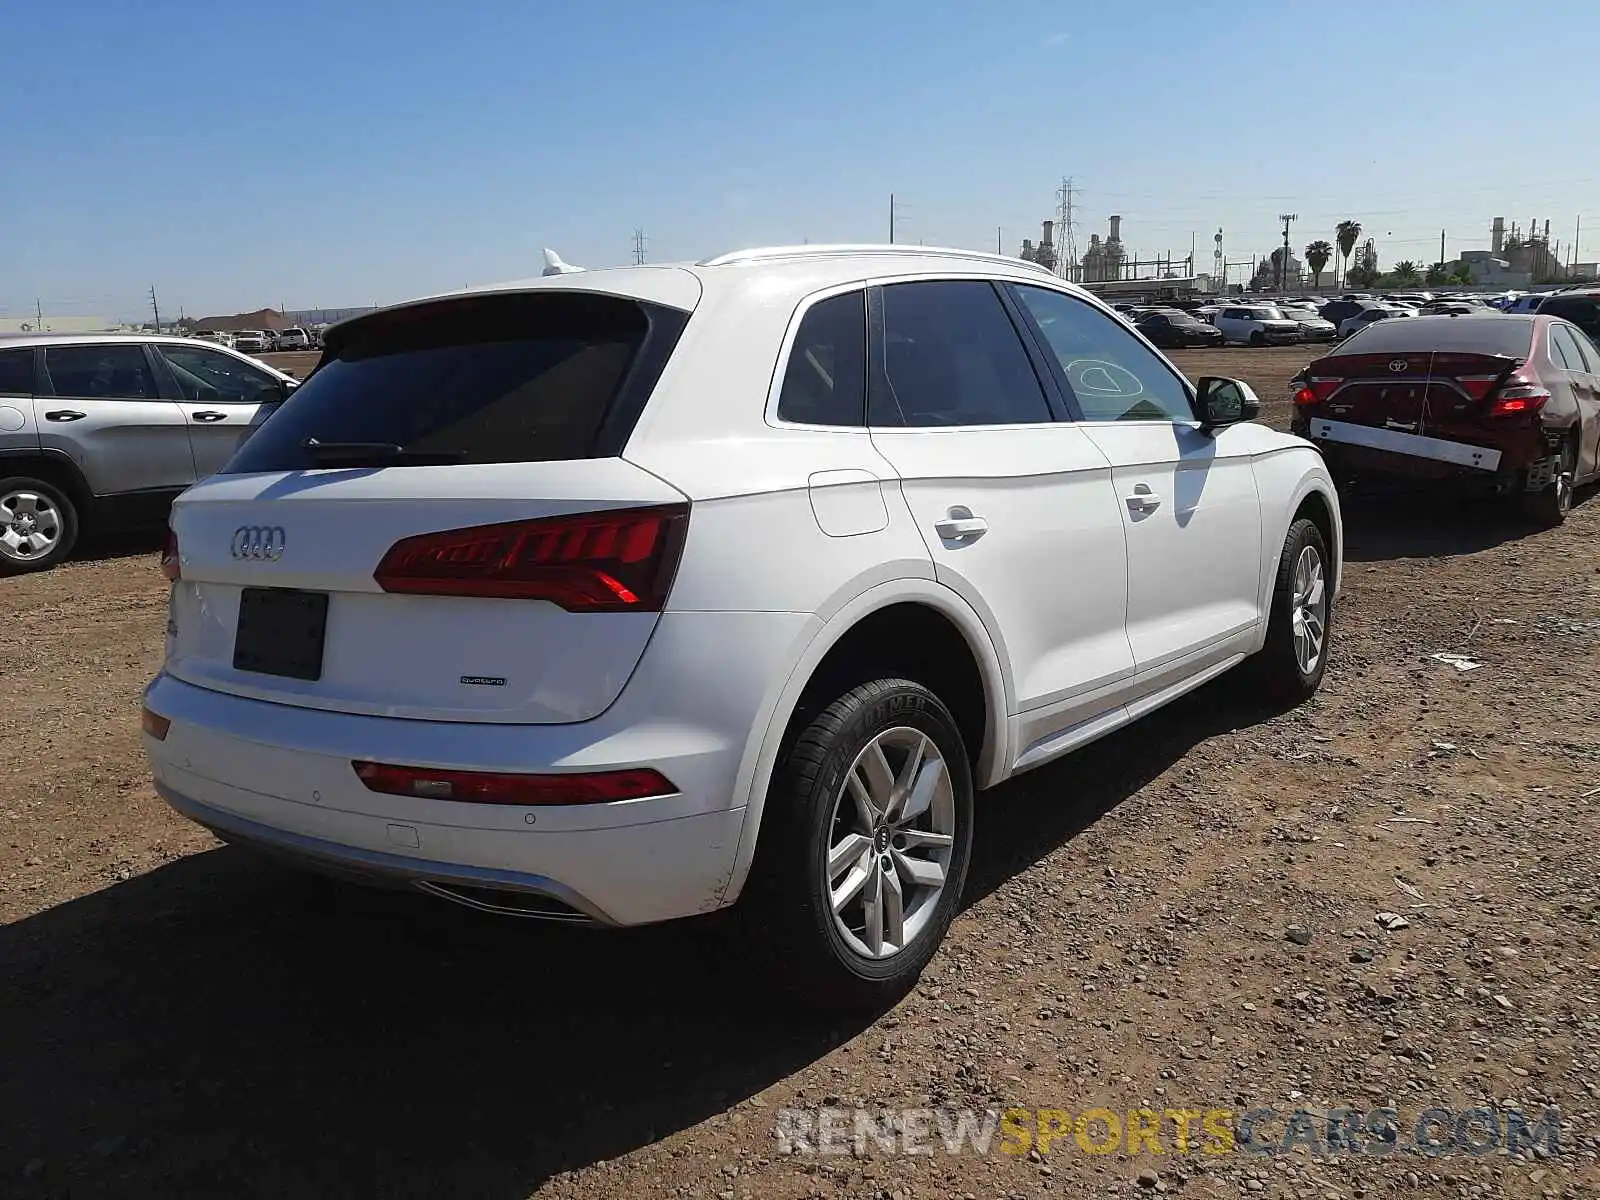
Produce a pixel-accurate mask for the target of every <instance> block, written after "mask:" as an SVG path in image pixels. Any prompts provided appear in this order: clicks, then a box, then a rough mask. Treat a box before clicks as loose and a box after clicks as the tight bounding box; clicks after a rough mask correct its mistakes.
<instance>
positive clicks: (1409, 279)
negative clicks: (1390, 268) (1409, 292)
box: [1394, 258, 1422, 287]
mask: <svg viewBox="0 0 1600 1200" xmlns="http://www.w3.org/2000/svg"><path fill="white" fill-rule="evenodd" d="M1421 278H1422V268H1421V267H1419V266H1417V264H1416V263H1414V262H1412V261H1411V260H1410V259H1409V258H1408V259H1404V260H1403V261H1401V262H1397V263H1395V265H1394V281H1395V282H1396V283H1398V284H1400V285H1401V286H1402V287H1410V286H1411V285H1412V284H1414V283H1416V282H1417V281H1418V280H1419V279H1421Z"/></svg>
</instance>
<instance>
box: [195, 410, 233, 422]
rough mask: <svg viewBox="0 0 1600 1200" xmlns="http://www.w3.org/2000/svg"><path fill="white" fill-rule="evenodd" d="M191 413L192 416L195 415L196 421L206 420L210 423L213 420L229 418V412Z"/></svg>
mask: <svg viewBox="0 0 1600 1200" xmlns="http://www.w3.org/2000/svg"><path fill="white" fill-rule="evenodd" d="M189 415H190V416H191V417H193V418H194V419H195V420H196V421H205V422H206V423H208V424H209V423H210V422H212V421H226V420H227V419H228V414H227V413H224V412H212V411H208V412H197V413H190V414H189Z"/></svg>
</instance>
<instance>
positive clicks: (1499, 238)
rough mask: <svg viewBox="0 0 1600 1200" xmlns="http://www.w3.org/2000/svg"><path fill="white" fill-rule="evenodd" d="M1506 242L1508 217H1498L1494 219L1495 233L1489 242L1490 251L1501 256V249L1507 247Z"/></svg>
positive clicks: (1496, 255)
mask: <svg viewBox="0 0 1600 1200" xmlns="http://www.w3.org/2000/svg"><path fill="white" fill-rule="evenodd" d="M1505 244H1506V219H1505V218H1504V217H1496V218H1495V219H1494V233H1493V235H1492V237H1491V240H1490V242H1489V253H1491V254H1493V255H1494V256H1495V257H1496V258H1498V257H1499V256H1500V251H1501V250H1503V249H1505Z"/></svg>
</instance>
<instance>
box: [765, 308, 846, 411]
mask: <svg viewBox="0 0 1600 1200" xmlns="http://www.w3.org/2000/svg"><path fill="white" fill-rule="evenodd" d="M866 418H867V296H866V293H865V292H849V293H847V294H845V295H843V296H830V297H829V298H828V299H826V300H819V301H818V302H817V303H815V304H813V305H812V306H811V307H810V308H809V309H807V310H806V315H805V316H804V317H802V318H801V319H800V329H799V330H798V332H796V334H795V338H794V345H793V346H792V347H790V349H789V365H788V367H787V368H786V369H785V370H784V373H783V390H782V391H781V392H779V393H778V419H779V420H781V421H793V422H795V423H796V424H800V425H854V426H860V425H862V424H864V423H865V421H866Z"/></svg>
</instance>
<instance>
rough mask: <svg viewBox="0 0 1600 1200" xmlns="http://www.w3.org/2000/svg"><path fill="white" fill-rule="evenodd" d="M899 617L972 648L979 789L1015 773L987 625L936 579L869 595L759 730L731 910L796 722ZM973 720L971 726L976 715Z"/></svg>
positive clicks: (799, 667)
mask: <svg viewBox="0 0 1600 1200" xmlns="http://www.w3.org/2000/svg"><path fill="white" fill-rule="evenodd" d="M897 610H898V611H906V610H920V611H921V612H924V613H926V614H928V615H927V617H924V618H920V619H931V620H935V621H943V622H944V623H945V625H946V626H947V627H948V628H949V630H950V631H951V632H953V634H954V635H956V636H957V637H959V638H960V640H961V642H962V643H963V644H964V645H965V647H966V650H967V653H968V654H969V655H970V659H971V665H972V669H973V671H974V673H975V676H976V682H977V684H978V686H979V687H980V688H981V702H982V719H981V724H982V728H983V739H982V744H981V746H980V747H978V749H977V751H976V753H975V754H974V755H973V759H974V762H973V782H974V784H975V785H976V786H977V787H978V788H980V789H981V788H986V787H991V786H993V785H994V784H995V783H998V782H999V781H1000V780H1001V779H1002V778H1004V776H1005V772H1006V769H1007V767H1008V766H1009V765H1010V723H1009V714H1010V695H1009V692H1008V690H1007V688H1006V685H1005V673H1004V670H1003V668H1002V666H1001V660H1000V656H999V654H998V652H997V651H996V648H995V646H994V643H993V641H992V640H991V638H990V636H989V633H988V630H987V629H986V628H985V627H984V624H983V621H982V620H981V619H980V618H979V616H978V614H977V613H976V612H975V611H973V609H972V608H971V606H970V605H968V604H967V602H966V601H965V600H963V599H962V598H961V597H960V596H959V595H957V594H956V593H955V592H953V591H951V590H950V589H949V588H946V587H944V586H943V585H941V584H939V583H937V582H935V581H934V580H931V579H901V580H895V581H893V582H890V583H883V584H879V585H878V586H876V587H872V588H869V589H867V590H866V591H864V592H862V593H861V594H860V595H858V596H857V597H856V598H855V599H854V600H851V601H850V602H848V603H846V604H844V605H843V606H842V607H840V608H839V609H838V610H837V611H836V612H834V614H833V615H832V616H831V617H829V618H828V619H827V621H826V622H824V623H822V624H821V625H820V626H819V627H818V628H817V630H816V632H815V633H814V634H813V636H812V637H811V640H810V641H809V642H808V643H807V644H806V646H805V648H804V649H803V650H802V651H801V652H800V654H799V655H798V656H797V658H796V659H795V662H794V665H793V667H792V668H791V670H790V671H789V674H788V675H787V677H786V678H785V680H784V683H783V685H782V687H781V688H780V690H779V693H778V696H777V700H776V702H775V703H774V704H772V705H771V707H770V709H769V710H768V712H769V715H768V717H767V719H766V721H765V722H764V723H759V724H758V727H757V728H756V729H754V730H752V733H751V737H750V741H749V744H748V745H747V746H746V749H745V755H744V764H743V765H742V766H741V768H740V771H739V776H738V780H739V782H738V783H737V785H736V788H735V795H736V797H739V798H742V799H743V801H744V806H745V817H744V823H743V826H742V828H741V831H740V835H739V845H738V848H737V851H736V853H735V855H734V861H733V866H732V869H731V870H730V872H729V876H728V880H727V883H726V885H725V888H724V891H723V897H722V898H723V902H724V903H725V904H726V903H732V902H733V901H734V900H735V899H736V898H737V897H738V895H739V893H740V892H741V891H742V890H743V888H744V883H745V880H746V878H747V877H748V876H749V872H750V865H751V863H752V862H753V861H754V859H755V851H756V843H757V841H758V840H759V837H760V831H761V825H762V814H763V811H764V809H765V807H766V798H767V793H768V790H769V788H770V786H771V783H772V775H773V771H774V770H775V768H776V766H777V762H778V758H779V755H780V753H781V752H782V749H783V746H784V744H785V741H786V739H787V737H788V735H789V731H790V727H791V725H792V723H793V721H794V718H795V716H796V715H797V713H799V712H800V711H801V703H802V700H804V699H805V698H806V696H807V693H808V691H809V690H810V689H811V688H812V686H813V684H814V683H816V682H817V681H818V680H819V679H822V678H826V675H825V674H824V672H825V671H826V669H827V666H828V663H829V661H830V655H832V654H833V652H834V651H835V650H838V649H840V648H841V647H844V646H846V645H847V644H848V643H849V640H850V639H851V638H852V637H853V636H860V635H861V631H863V630H870V629H872V628H873V623H874V622H875V621H883V620H886V619H892V615H893V614H894V613H895V612H896V611H897ZM929 686H933V685H932V684H930V685H929ZM946 703H947V704H950V701H949V700H946ZM951 707H952V712H953V715H955V716H956V718H957V723H958V725H959V724H961V723H962V716H963V715H962V713H960V712H957V711H955V710H956V709H957V708H958V707H960V705H959V703H958V704H953V705H951ZM967 719H968V720H969V721H970V720H971V719H972V718H971V713H970V710H969V712H968V713H967Z"/></svg>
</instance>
